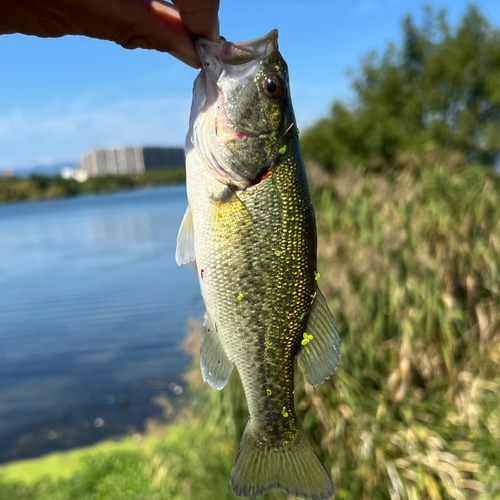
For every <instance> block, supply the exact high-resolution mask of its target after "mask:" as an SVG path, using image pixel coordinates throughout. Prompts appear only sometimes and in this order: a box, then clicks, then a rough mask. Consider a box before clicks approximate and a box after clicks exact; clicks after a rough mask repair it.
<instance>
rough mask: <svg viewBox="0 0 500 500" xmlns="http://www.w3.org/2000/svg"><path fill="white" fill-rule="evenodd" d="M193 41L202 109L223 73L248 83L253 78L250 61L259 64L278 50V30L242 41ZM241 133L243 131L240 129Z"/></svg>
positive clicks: (215, 92)
mask: <svg viewBox="0 0 500 500" xmlns="http://www.w3.org/2000/svg"><path fill="white" fill-rule="evenodd" d="M194 44H195V47H196V51H197V52H198V56H199V57H200V60H201V62H202V71H201V74H200V75H201V83H202V87H203V90H204V94H205V102H204V105H203V108H204V109H207V108H208V107H209V106H211V105H212V104H213V103H214V102H216V101H217V97H218V94H219V90H220V88H219V86H218V81H219V78H220V77H221V76H222V75H223V73H224V74H226V75H229V76H231V77H232V78H236V79H238V80H240V81H241V82H243V83H244V82H245V80H247V82H250V81H251V80H252V79H253V77H254V73H255V72H254V68H253V65H252V64H248V63H252V62H254V63H260V61H262V60H263V59H265V58H266V57H268V56H269V54H271V53H272V52H274V51H277V50H278V30H276V29H274V30H272V31H270V32H269V33H268V34H267V35H264V36H262V37H260V38H255V39H254V40H248V41H245V42H212V41H210V40H206V39H204V38H195V40H194ZM242 132H243V131H242Z"/></svg>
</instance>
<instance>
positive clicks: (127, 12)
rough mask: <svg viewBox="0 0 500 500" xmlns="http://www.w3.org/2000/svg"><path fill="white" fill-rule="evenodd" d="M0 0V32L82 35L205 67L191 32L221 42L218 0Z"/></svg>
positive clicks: (57, 35) (196, 66)
mask: <svg viewBox="0 0 500 500" xmlns="http://www.w3.org/2000/svg"><path fill="white" fill-rule="evenodd" d="M173 2H174V4H175V5H173V4H170V3H167V2H164V1H162V0H0V34H10V33H21V34H24V35H35V36H39V37H44V38H46V37H48V38H52V37H61V36H64V35H83V36H88V37H91V38H99V39H102V40H111V41H113V42H116V43H117V44H118V45H121V46H122V47H125V48H126V49H136V48H143V49H154V50H159V51H161V52H168V53H170V54H172V55H173V56H175V57H177V58H178V59H180V60H181V61H183V62H185V63H186V64H188V65H190V66H192V67H194V68H198V67H200V66H201V63H200V60H199V58H198V55H197V54H196V50H195V48H194V44H193V40H192V38H191V33H194V34H196V35H199V36H203V37H205V38H208V39H210V40H214V41H216V40H217V39H218V37H219V22H218V17H217V13H218V10H219V0H173Z"/></svg>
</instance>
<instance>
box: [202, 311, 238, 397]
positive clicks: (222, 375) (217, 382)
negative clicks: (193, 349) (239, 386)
mask: <svg viewBox="0 0 500 500" xmlns="http://www.w3.org/2000/svg"><path fill="white" fill-rule="evenodd" d="M200 367H201V374H202V376H203V380H204V381H205V382H207V383H208V384H209V385H210V387H212V388H213V389H217V390H221V389H222V388H224V386H225V385H226V384H227V381H228V380H229V377H230V376H231V372H232V371H233V364H232V363H231V361H229V359H228V357H227V356H226V353H225V352H224V350H223V349H222V346H221V344H220V342H219V339H218V338H217V335H216V333H215V325H214V323H213V322H212V320H211V319H210V316H209V315H208V312H206V313H205V319H204V321H203V330H202V333H201V353H200Z"/></svg>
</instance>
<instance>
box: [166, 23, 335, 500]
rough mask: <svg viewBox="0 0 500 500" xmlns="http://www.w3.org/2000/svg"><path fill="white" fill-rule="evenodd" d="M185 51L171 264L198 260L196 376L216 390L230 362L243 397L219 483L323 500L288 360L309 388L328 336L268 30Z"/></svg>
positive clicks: (281, 65)
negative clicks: (183, 137)
mask: <svg viewBox="0 0 500 500" xmlns="http://www.w3.org/2000/svg"><path fill="white" fill-rule="evenodd" d="M196 46H197V50H198V53H199V55H200V58H201V60H202V62H203V68H202V70H201V72H200V75H199V76H198V77H197V79H196V81H195V85H194V91H193V104H192V108H191V118H190V132H189V134H188V137H187V141H186V175H187V193H188V202H189V206H188V209H187V211H186V214H185V216H184V219H183V222H182V225H181V229H180V231H179V236H178V240H177V245H178V246H177V254H176V258H177V262H178V264H184V263H187V262H189V261H192V260H196V267H197V272H198V277H199V280H200V286H201V292H202V295H203V299H204V302H205V305H206V309H207V312H206V314H205V320H204V324H203V333H202V341H201V371H202V374H203V378H204V380H205V381H206V382H208V383H209V384H210V386H211V387H213V388H214V389H222V388H223V387H224V386H225V385H226V383H227V381H228V379H229V376H230V375H231V371H232V369H233V366H236V369H237V370H238V373H239V375H240V378H241V382H242V384H243V388H244V391H245V395H246V399H247V403H248V410H249V420H248V424H247V427H246V429H245V432H244V434H243V437H242V439H241V443H240V447H239V451H238V455H237V457H236V461H235V464H234V468H233V472H232V475H231V486H232V489H233V492H234V493H235V494H236V495H239V496H247V497H250V496H251V497H257V496H260V495H263V494H264V493H265V492H267V491H268V490H270V489H272V488H281V489H282V490H284V491H286V492H287V493H289V494H292V495H296V496H300V497H304V498H310V499H313V500H324V499H328V498H331V497H332V496H333V494H334V488H333V483H332V480H331V478H330V475H329V474H328V472H327V471H326V469H325V467H324V466H323V464H322V463H321V462H320V460H319V458H318V456H317V454H316V452H315V450H314V448H313V446H312V444H311V442H310V440H309V438H308V437H307V435H306V433H305V431H304V430H303V428H302V426H301V424H300V422H299V421H298V419H297V416H296V413H295V408H294V369H295V358H298V360H299V362H300V364H301V366H302V369H303V371H304V373H305V376H306V379H307V381H308V382H309V383H310V384H312V385H313V386H317V385H319V384H321V383H322V382H323V381H324V380H325V379H327V378H328V377H330V376H331V375H332V373H333V371H334V370H335V368H336V367H337V364H338V360H339V355H340V341H339V337H338V333H337V329H336V326H335V321H334V319H333V316H332V314H331V313H330V311H329V310H328V306H327V304H326V300H325V298H324V297H323V295H322V293H321V291H320V290H319V288H318V283H317V278H318V277H319V275H318V273H317V269H316V225H315V216H314V211H313V207H312V204H311V201H310V198H309V190H308V186H307V181H306V175H305V170H304V164H303V161H302V158H301V153H300V145H299V140H298V129H297V126H296V122H295V117H294V113H293V108H292V102H291V99H290V89H289V79H288V68H287V65H286V63H285V61H284V60H283V58H282V56H281V54H280V53H279V51H278V33H277V31H276V30H275V31H272V32H271V33H269V34H268V35H267V36H265V37H262V38H259V39H256V40H252V41H249V42H241V43H230V42H221V43H214V42H209V41H207V40H197V41H196Z"/></svg>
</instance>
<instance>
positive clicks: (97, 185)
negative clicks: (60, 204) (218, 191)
mask: <svg viewBox="0 0 500 500" xmlns="http://www.w3.org/2000/svg"><path fill="white" fill-rule="evenodd" d="M185 181H186V172H185V168H184V166H179V167H176V168H170V169H165V170H152V171H149V172H144V173H143V174H140V175H112V176H99V177H89V178H88V179H87V180H86V181H85V182H78V181H76V180H74V179H63V178H61V177H46V176H40V175H31V176H30V177H26V178H21V177H11V178H0V206H3V205H8V204H13V203H22V202H31V201H45V200H56V199H65V198H73V197H77V196H85V195H97V194H110V193H115V192H122V191H130V190H134V189H139V188H147V187H155V186H170V185H175V184H184V183H185Z"/></svg>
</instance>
